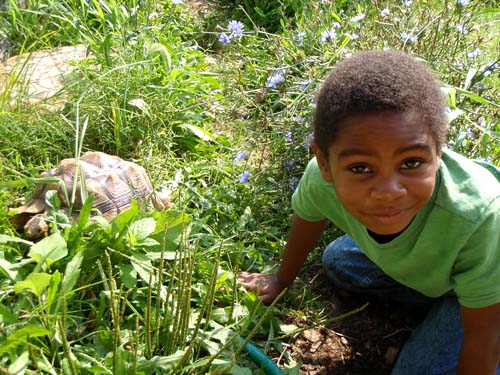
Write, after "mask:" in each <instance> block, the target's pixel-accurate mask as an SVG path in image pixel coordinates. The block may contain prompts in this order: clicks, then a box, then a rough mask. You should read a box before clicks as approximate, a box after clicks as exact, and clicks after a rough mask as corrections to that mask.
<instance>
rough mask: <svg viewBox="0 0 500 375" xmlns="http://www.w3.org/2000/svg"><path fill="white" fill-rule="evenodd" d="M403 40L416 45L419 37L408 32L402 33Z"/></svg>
mask: <svg viewBox="0 0 500 375" xmlns="http://www.w3.org/2000/svg"><path fill="white" fill-rule="evenodd" d="M401 38H403V40H404V41H405V43H406V42H411V43H415V42H416V41H417V37H416V36H415V35H413V34H408V33H406V32H404V31H403V32H402V33H401Z"/></svg>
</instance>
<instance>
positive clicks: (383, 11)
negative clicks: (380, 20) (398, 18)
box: [380, 7, 391, 17]
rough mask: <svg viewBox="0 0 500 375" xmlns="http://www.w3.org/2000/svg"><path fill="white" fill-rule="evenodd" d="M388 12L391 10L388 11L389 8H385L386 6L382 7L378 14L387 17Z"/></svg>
mask: <svg viewBox="0 0 500 375" xmlns="http://www.w3.org/2000/svg"><path fill="white" fill-rule="evenodd" d="M389 14H391V11H390V10H389V8H387V7H386V8H384V9H382V10H381V11H380V15H381V16H382V17H387V16H388V15H389Z"/></svg>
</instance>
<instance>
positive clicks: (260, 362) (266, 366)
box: [242, 340, 284, 375]
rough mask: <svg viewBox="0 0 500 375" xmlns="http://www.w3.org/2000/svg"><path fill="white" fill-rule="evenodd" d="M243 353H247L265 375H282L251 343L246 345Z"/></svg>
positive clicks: (274, 364) (269, 359)
mask: <svg viewBox="0 0 500 375" xmlns="http://www.w3.org/2000/svg"><path fill="white" fill-rule="evenodd" d="M242 341H243V340H242ZM243 352H244V353H247V354H248V356H249V357H250V359H251V360H252V362H253V363H255V364H256V365H257V366H259V367H260V368H262V369H263V370H264V372H265V373H266V375H283V374H284V373H283V371H281V370H280V368H279V367H278V366H277V365H276V363H274V362H273V361H272V360H271V358H269V357H268V356H267V355H266V354H265V353H264V352H263V351H262V350H260V349H259V348H257V347H256V346H255V345H253V344H251V343H249V342H248V343H246V345H245V346H244V347H243Z"/></svg>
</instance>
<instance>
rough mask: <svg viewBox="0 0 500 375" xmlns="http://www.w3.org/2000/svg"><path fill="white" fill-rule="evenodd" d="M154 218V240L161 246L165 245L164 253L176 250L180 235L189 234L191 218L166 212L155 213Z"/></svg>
mask: <svg viewBox="0 0 500 375" xmlns="http://www.w3.org/2000/svg"><path fill="white" fill-rule="evenodd" d="M154 218H155V219H156V229H155V232H154V233H153V235H154V236H153V237H154V239H155V240H156V241H158V242H159V243H161V244H163V243H165V251H174V250H175V249H177V247H178V246H179V243H180V240H181V238H182V235H185V236H186V235H187V233H188V232H189V228H190V223H191V217H190V216H189V215H186V214H184V213H181V212H178V211H174V210H168V211H161V212H159V211H157V212H155V213H154ZM164 237H165V238H164Z"/></svg>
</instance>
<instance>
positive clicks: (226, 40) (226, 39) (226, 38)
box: [219, 33, 231, 46]
mask: <svg viewBox="0 0 500 375" xmlns="http://www.w3.org/2000/svg"><path fill="white" fill-rule="evenodd" d="M219 43H220V44H222V45H224V46H225V45H227V44H229V43H231V37H229V36H228V35H227V34H226V33H220V36H219Z"/></svg>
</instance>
